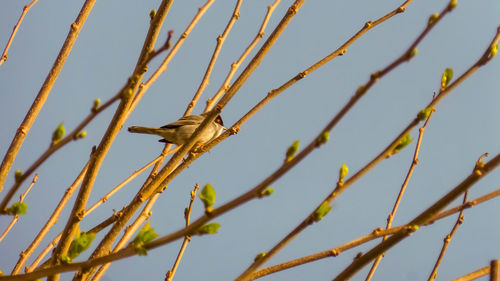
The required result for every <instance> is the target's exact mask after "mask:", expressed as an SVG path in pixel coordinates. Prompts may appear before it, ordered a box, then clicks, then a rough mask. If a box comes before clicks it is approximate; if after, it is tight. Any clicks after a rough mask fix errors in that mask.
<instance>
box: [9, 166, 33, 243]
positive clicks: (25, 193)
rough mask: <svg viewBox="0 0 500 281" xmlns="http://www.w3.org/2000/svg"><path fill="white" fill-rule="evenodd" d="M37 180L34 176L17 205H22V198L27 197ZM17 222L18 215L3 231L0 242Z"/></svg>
mask: <svg viewBox="0 0 500 281" xmlns="http://www.w3.org/2000/svg"><path fill="white" fill-rule="evenodd" d="M37 179H38V174H35V176H34V177H33V180H32V181H31V184H30V186H29V187H28V189H26V191H25V192H24V193H23V194H21V196H19V203H22V202H23V201H24V198H25V197H26V195H28V192H30V190H31V188H32V187H33V185H34V184H35V182H36V180H37ZM18 220H19V215H17V214H16V215H14V217H13V218H12V221H11V222H10V224H9V226H7V228H6V229H5V231H4V232H3V234H2V235H1V236H0V242H2V240H3V239H4V238H5V236H7V233H9V231H10V230H11V229H12V227H14V224H16V222H17V221H18Z"/></svg>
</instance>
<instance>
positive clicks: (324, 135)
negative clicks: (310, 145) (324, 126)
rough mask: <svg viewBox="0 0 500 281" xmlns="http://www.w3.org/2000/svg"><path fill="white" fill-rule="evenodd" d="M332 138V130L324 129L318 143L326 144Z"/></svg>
mask: <svg viewBox="0 0 500 281" xmlns="http://www.w3.org/2000/svg"><path fill="white" fill-rule="evenodd" d="M329 139H330V132H328V131H324V132H323V133H322V134H321V135H320V136H319V137H318V144H319V145H321V144H324V143H326V142H327V141H328V140H329Z"/></svg>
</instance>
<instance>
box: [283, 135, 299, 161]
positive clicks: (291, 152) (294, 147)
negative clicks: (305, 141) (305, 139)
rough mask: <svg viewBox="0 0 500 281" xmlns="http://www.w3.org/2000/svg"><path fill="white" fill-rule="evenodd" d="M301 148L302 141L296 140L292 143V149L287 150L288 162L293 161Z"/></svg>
mask: <svg viewBox="0 0 500 281" xmlns="http://www.w3.org/2000/svg"><path fill="white" fill-rule="evenodd" d="M299 146H300V141H299V140H296V141H294V142H293V143H292V145H290V147H288V149H287V150H286V161H287V162H290V161H291V160H292V159H293V157H294V156H295V153H297V151H298V150H299Z"/></svg>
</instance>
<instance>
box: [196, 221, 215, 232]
mask: <svg viewBox="0 0 500 281" xmlns="http://www.w3.org/2000/svg"><path fill="white" fill-rule="evenodd" d="M219 227H220V224H219V223H216V222H212V223H208V224H205V225H202V226H201V227H200V228H198V230H196V231H195V232H194V233H193V235H205V234H215V233H217V230H218V229H219Z"/></svg>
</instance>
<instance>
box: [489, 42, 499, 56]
mask: <svg viewBox="0 0 500 281" xmlns="http://www.w3.org/2000/svg"><path fill="white" fill-rule="evenodd" d="M497 53H498V44H495V45H491V46H490V58H493V57H495V56H496V55H497Z"/></svg>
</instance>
